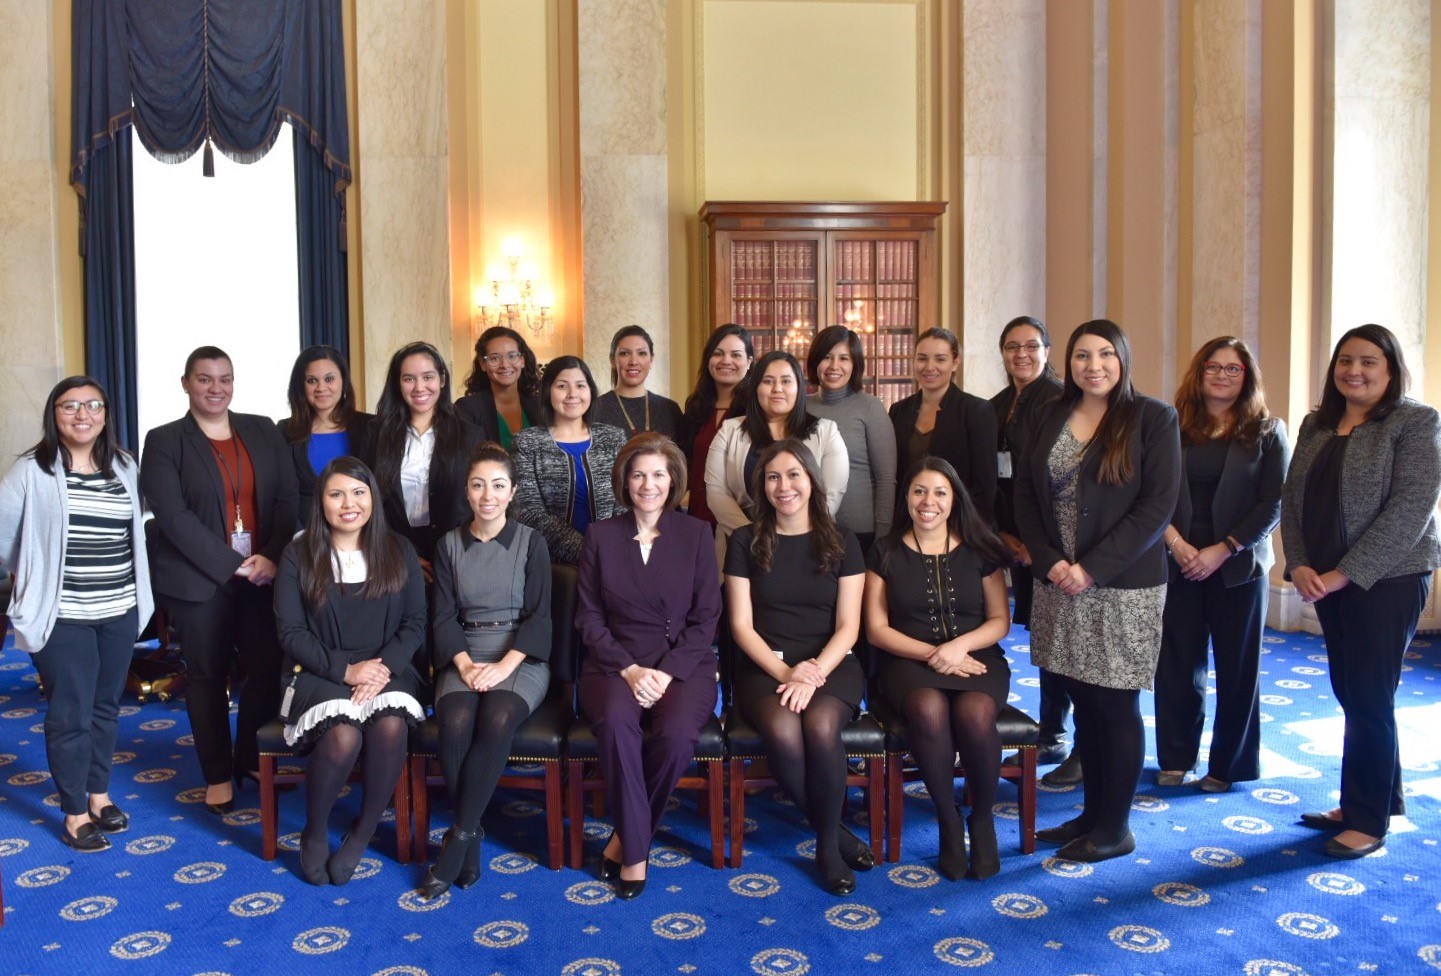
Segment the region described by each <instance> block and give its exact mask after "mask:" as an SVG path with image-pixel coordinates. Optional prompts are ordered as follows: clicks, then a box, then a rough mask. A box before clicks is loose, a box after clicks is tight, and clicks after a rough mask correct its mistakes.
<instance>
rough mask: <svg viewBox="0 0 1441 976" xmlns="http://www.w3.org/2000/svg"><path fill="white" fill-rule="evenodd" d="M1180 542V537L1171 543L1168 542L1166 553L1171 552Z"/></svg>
mask: <svg viewBox="0 0 1441 976" xmlns="http://www.w3.org/2000/svg"><path fill="white" fill-rule="evenodd" d="M1162 541H1163V542H1164V541H1165V540H1162ZM1180 541H1181V537H1180V536H1176V538H1174V539H1172V540H1171V541H1170V542H1166V543H1165V545H1166V551H1167V552H1170V551H1171V549H1172V547H1174V546H1175V545H1176V543H1178V542H1180Z"/></svg>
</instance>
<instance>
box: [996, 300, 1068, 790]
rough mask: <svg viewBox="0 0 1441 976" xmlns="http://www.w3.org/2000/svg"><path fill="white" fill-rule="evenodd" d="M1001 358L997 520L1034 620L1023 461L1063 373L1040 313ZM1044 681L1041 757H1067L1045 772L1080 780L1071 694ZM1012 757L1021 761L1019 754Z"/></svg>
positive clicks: (1010, 327)
mask: <svg viewBox="0 0 1441 976" xmlns="http://www.w3.org/2000/svg"><path fill="white" fill-rule="evenodd" d="M1000 346H1001V363H1002V365H1004V366H1005V369H1006V388H1005V389H1004V390H1002V391H1001V392H1000V393H997V394H996V395H995V396H993V397H991V409H993V410H994V411H995V414H996V424H997V432H998V435H999V443H998V445H997V446H998V448H999V449H998V450H997V452H996V475H997V478H996V525H997V527H998V528H999V530H1000V531H999V532H998V535H1000V537H1001V541H1002V542H1004V543H1005V544H1006V547H1007V548H1008V549H1010V551H1011V559H1010V561H1009V564H1010V567H1011V590H1012V592H1013V593H1014V594H1015V598H1016V611H1015V614H1014V615H1013V616H1014V619H1015V622H1016V623H1018V624H1020V625H1021V626H1023V627H1026V628H1028V629H1029V628H1030V626H1031V594H1032V592H1033V590H1034V588H1035V578H1034V577H1033V576H1031V554H1030V551H1029V550H1027V549H1026V544H1025V543H1024V542H1022V541H1021V534H1020V529H1018V528H1017V527H1016V508H1015V498H1016V478H1015V472H1016V467H1017V465H1018V464H1019V463H1020V462H1021V460H1022V459H1023V458H1024V457H1025V456H1026V447H1027V445H1028V443H1029V441H1030V435H1031V432H1032V430H1033V429H1034V428H1035V425H1036V422H1037V421H1038V420H1039V419H1040V417H1041V414H1042V413H1044V412H1045V410H1046V408H1047V407H1048V406H1049V405H1050V403H1051V401H1053V400H1055V399H1057V398H1058V397H1059V396H1060V395H1061V379H1060V376H1059V375H1057V373H1056V370H1055V368H1054V367H1052V366H1051V363H1050V361H1049V359H1048V357H1049V356H1050V354H1051V335H1050V333H1049V332H1047V331H1046V327H1045V325H1044V324H1043V323H1042V322H1041V320H1040V319H1037V318H1032V317H1031V316H1029V315H1021V316H1018V317H1016V318H1013V319H1011V321H1009V322H1007V323H1006V327H1005V328H1004V329H1002V330H1001V340H1000ZM1039 670H1040V681H1041V732H1040V741H1039V746H1040V749H1039V752H1038V754H1037V760H1038V761H1039V762H1043V763H1061V766H1060V768H1059V769H1053V770H1051V772H1049V773H1047V774H1046V776H1045V781H1046V784H1047V785H1050V786H1073V785H1075V784H1076V783H1078V782H1080V779H1081V763H1080V759H1079V758H1069V759H1068V749H1067V747H1066V715H1067V713H1069V712H1070V710H1071V698H1070V696H1069V695H1067V694H1066V689H1065V687H1064V686H1063V684H1062V682H1061V679H1060V678H1059V677H1057V676H1056V675H1054V674H1052V673H1051V672H1049V671H1047V670H1045V669H1044V668H1041V669H1039ZM1011 761H1012V762H1014V761H1017V760H1015V759H1012V760H1011Z"/></svg>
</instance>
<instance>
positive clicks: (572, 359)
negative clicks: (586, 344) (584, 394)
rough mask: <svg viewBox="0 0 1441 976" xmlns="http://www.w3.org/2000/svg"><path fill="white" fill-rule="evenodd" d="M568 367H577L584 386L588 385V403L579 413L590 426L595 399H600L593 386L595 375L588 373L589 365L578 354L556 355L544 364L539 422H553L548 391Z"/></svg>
mask: <svg viewBox="0 0 1441 976" xmlns="http://www.w3.org/2000/svg"><path fill="white" fill-rule="evenodd" d="M568 369H578V370H580V372H581V375H583V376H584V377H585V383H586V386H589V387H590V405H589V406H587V407H586V408H585V413H583V414H581V416H580V419H581V422H582V423H584V424H585V425H586V427H587V428H589V427H590V418H591V415H592V414H594V413H595V401H597V400H599V399H600V393H599V391H597V390H596V388H595V377H594V376H592V375H590V367H589V366H587V365H586V364H585V360H584V359H581V358H580V357H579V356H556V357H555V358H554V359H552V360H551V361H550V362H548V363H546V364H545V372H543V373H542V374H541V376H540V393H539V396H540V416H541V422H542V423H544V424H545V425H546V426H547V427H549V426H550V425H552V424H554V423H555V407H553V406H551V403H550V391H551V389H552V388H553V387H554V386H555V381H556V380H558V379H560V374H561V373H564V372H565V371H566V370H568Z"/></svg>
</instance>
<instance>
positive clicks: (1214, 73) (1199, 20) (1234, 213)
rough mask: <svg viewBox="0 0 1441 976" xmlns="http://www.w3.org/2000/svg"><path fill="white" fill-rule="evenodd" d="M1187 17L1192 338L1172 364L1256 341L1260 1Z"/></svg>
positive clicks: (1224, 4)
mask: <svg viewBox="0 0 1441 976" xmlns="http://www.w3.org/2000/svg"><path fill="white" fill-rule="evenodd" d="M1191 16H1192V18H1193V20H1192V26H1193V29H1192V36H1191V37H1190V38H1189V39H1188V40H1189V41H1190V43H1191V44H1192V56H1193V62H1192V63H1193V65H1194V68H1193V70H1194V81H1195V84H1194V86H1193V89H1192V90H1193V93H1194V94H1193V98H1194V101H1193V103H1192V126H1193V128H1192V156H1191V167H1192V170H1191V172H1192V183H1191V198H1190V204H1191V264H1190V268H1189V271H1190V275H1191V302H1190V336H1189V341H1188V342H1186V343H1184V344H1183V345H1182V347H1181V348H1180V349H1178V350H1177V355H1178V357H1179V358H1178V363H1184V362H1186V361H1187V357H1188V356H1189V355H1190V354H1191V352H1192V351H1193V350H1194V349H1195V348H1196V347H1197V346H1199V345H1201V343H1203V342H1205V341H1206V340H1207V339H1210V338H1212V337H1214V336H1218V335H1235V336H1240V337H1241V338H1242V339H1245V340H1246V342H1247V343H1248V344H1249V345H1250V346H1251V348H1252V350H1253V351H1258V350H1259V338H1260V301H1261V0H1218V2H1214V3H1199V4H1196V5H1195V6H1194V7H1193V8H1192V12H1191ZM1184 338H1186V337H1183V339H1184Z"/></svg>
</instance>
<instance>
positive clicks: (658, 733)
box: [575, 433, 721, 898]
mask: <svg viewBox="0 0 1441 976" xmlns="http://www.w3.org/2000/svg"><path fill="white" fill-rule="evenodd" d="M612 479H613V481H614V486H615V498H616V501H617V503H619V504H620V505H623V506H624V507H625V508H627V509H628V511H625V512H622V513H621V514H619V515H616V516H613V517H611V518H608V519H605V520H603V521H600V522H595V523H592V525H591V526H590V528H589V530H588V531H587V532H586V534H585V546H584V549H583V551H582V553H581V558H580V569H579V577H578V581H577V586H578V593H577V596H578V606H577V609H576V617H575V624H576V628H577V629H578V630H579V631H580V636H581V640H582V641H584V643H585V659H584V661H583V663H582V664H581V673H580V681H579V686H580V705H581V709H582V710H583V711H584V712H585V714H586V716H587V717H588V718H589V719H590V722H591V725H592V727H593V728H594V729H595V737H596V742H597V745H598V747H599V751H600V767H601V771H602V772H603V773H604V774H605V783H606V803H607V805H608V806H609V808H610V810H611V811H612V815H613V816H614V817H615V831H614V832H613V833H612V834H611V837H610V840H609V841H608V842H607V843H606V845H605V851H604V852H603V853H602V854H601V859H600V877H601V879H602V880H611V879H616V880H617V882H618V884H617V890H616V894H617V895H618V896H619V897H621V898H634V897H636V896H637V895H639V894H640V893H641V892H642V891H644V890H645V878H646V862H647V860H648V858H649V856H650V845H651V840H652V839H653V838H654V837H655V833H656V830H657V829H658V828H659V827H660V822H661V818H662V817H663V816H664V815H665V805H666V801H667V800H669V799H670V795H671V791H672V790H674V789H675V784H676V782H677V781H678V780H679V779H680V776H681V773H683V772H684V771H685V768H686V767H687V766H688V765H690V762H691V760H692V758H694V755H695V741H696V738H697V737H698V736H699V735H700V730H701V727H702V726H704V725H705V722H706V719H707V718H708V717H709V716H710V715H712V714H713V713H714V711H715V704H716V663H717V662H716V654H715V651H714V649H713V646H712V642H713V641H714V640H715V630H716V621H717V620H718V619H719V618H720V610H721V601H720V576H719V573H718V571H717V568H716V560H715V543H714V540H713V538H712V536H711V531H710V526H708V525H706V523H704V522H702V521H701V520H699V519H696V518H692V517H691V516H689V515H686V514H684V513H682V512H678V511H676V509H677V507H678V506H679V505H680V499H681V496H682V495H684V494H685V490H686V485H687V484H688V482H687V480H686V464H685V455H684V454H682V453H681V450H680V448H678V447H676V446H675V443H674V442H673V441H671V440H670V438H668V437H665V436H663V435H661V434H655V433H646V434H640V435H637V436H636V437H635V438H633V439H632V440H630V441H629V442H628V443H627V444H626V445H625V447H624V448H622V449H621V451H620V454H619V455H618V456H617V457H616V461H615V469H614V472H613V474H612Z"/></svg>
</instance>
